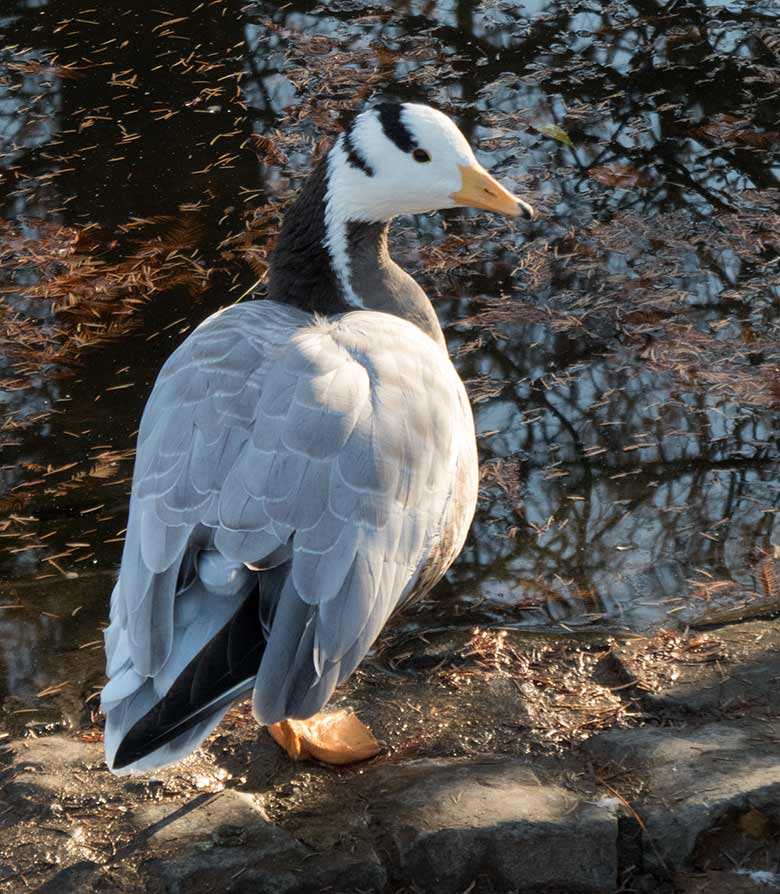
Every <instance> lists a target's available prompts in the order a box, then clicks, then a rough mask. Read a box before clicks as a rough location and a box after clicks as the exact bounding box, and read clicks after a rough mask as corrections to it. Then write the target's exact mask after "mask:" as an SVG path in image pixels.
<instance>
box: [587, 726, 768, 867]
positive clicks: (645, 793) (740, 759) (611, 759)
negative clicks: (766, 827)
mask: <svg viewBox="0 0 780 894" xmlns="http://www.w3.org/2000/svg"><path fill="white" fill-rule="evenodd" d="M778 742H780V722H770V721H765V722H762V721H756V720H753V721H742V722H739V723H734V722H732V723H711V724H706V725H704V726H701V727H699V728H698V729H679V730H676V729H669V728H654V727H642V728H639V729H632V730H611V731H610V732H607V733H603V734H601V735H598V736H595V737H594V738H593V739H591V740H590V741H589V742H588V743H587V745H586V746H585V748H586V751H587V752H588V753H589V754H590V755H591V756H592V757H593V758H594V759H595V760H597V761H599V762H601V763H612V764H618V765H620V766H621V767H623V768H624V769H625V770H626V771H628V773H629V774H630V775H631V776H633V777H635V778H641V779H642V783H643V786H642V795H641V798H639V799H637V800H635V801H634V802H633V805H634V807H635V808H636V809H637V810H638V812H639V813H640V815H642V816H643V818H644V820H645V824H646V829H645V838H646V840H645V845H644V859H645V865H646V867H647V868H648V869H650V870H651V871H653V872H655V873H659V874H666V873H667V872H668V871H670V870H673V869H677V868H682V867H684V866H685V865H686V864H688V863H689V862H690V861H691V860H692V859H693V858H694V857H696V861H697V862H699V863H700V864H701V861H702V860H704V857H705V855H704V854H703V852H702V850H701V847H700V846H701V844H702V842H703V841H704V840H705V838H706V836H707V835H708V834H709V833H710V832H711V830H713V829H716V828H720V827H721V826H722V825H724V824H726V823H729V824H737V825H738V826H739V825H740V824H741V825H742V826H743V827H744V828H745V829H746V830H747V832H755V830H756V829H758V828H759V827H758V825H757V823H755V822H753V823H752V824H751V822H750V818H751V817H752V816H754V815H755V814H758V815H759V816H761V817H764V818H765V819H766V822H767V823H776V822H777V820H778V819H780V746H779V745H778ZM744 817H748V819H744ZM747 832H746V834H747Z"/></svg>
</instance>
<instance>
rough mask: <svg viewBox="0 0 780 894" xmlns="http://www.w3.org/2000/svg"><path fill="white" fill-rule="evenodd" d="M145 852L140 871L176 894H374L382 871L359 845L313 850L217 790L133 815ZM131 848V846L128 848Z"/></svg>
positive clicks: (246, 801)
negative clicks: (330, 891) (359, 893)
mask: <svg viewBox="0 0 780 894" xmlns="http://www.w3.org/2000/svg"><path fill="white" fill-rule="evenodd" d="M132 821H133V823H134V825H136V827H137V828H138V829H139V836H140V837H141V838H142V839H143V841H144V844H145V845H146V847H147V848H148V851H149V852H150V854H152V855H153V858H152V859H151V860H148V861H147V862H146V863H145V864H144V866H143V871H144V873H145V874H146V876H147V877H148V878H149V879H150V881H156V880H158V881H162V882H163V884H164V886H165V889H166V890H168V891H170V892H175V894H200V892H204V894H213V892H214V891H215V890H219V891H225V892H235V894H240V892H252V894H265V892H268V894H277V892H278V894H306V892H309V891H311V892H319V891H324V890H327V889H328V888H334V890H339V891H343V892H345V894H346V892H350V891H358V890H360V891H366V892H369V891H381V890H382V888H383V887H384V884H385V880H386V879H385V873H384V870H383V868H382V866H381V864H380V862H379V859H378V858H377V856H376V854H375V852H374V851H373V849H372V848H371V847H370V846H368V845H366V846H362V847H360V848H359V849H352V850H351V851H349V852H347V851H344V850H339V849H338V848H336V849H334V850H331V851H328V852H327V853H323V854H320V853H317V852H313V851H312V850H311V849H310V848H308V847H306V846H305V845H303V844H301V843H300V842H298V841H296V839H295V838H293V837H292V836H291V835H289V834H288V833H286V832H284V831H283V830H282V829H280V828H279V827H278V826H275V825H274V824H273V823H271V822H270V821H269V819H268V817H267V816H266V814H265V812H264V811H263V810H262V808H260V807H259V805H258V804H257V803H256V802H255V800H254V798H253V797H252V796H251V795H247V794H245V793H243V792H236V791H224V792H221V793H220V794H217V795H204V796H200V797H198V798H195V799H193V800H192V801H191V802H189V803H187V804H184V805H180V806H177V805H171V804H160V803H149V804H144V805H141V806H140V807H139V808H138V809H136V810H135V811H134V813H133V817H132ZM128 850H130V849H128Z"/></svg>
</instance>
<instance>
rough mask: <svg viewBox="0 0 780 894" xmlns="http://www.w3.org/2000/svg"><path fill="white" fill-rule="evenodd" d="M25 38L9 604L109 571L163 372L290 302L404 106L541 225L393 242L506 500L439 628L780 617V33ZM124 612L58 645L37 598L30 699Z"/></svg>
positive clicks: (138, 8)
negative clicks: (334, 215) (320, 200)
mask: <svg viewBox="0 0 780 894" xmlns="http://www.w3.org/2000/svg"><path fill="white" fill-rule="evenodd" d="M11 6H12V11H11V12H7V13H4V14H3V16H4V17H3V18H2V19H0V27H2V28H4V29H5V32H6V35H5V36H6V39H5V41H4V46H5V49H4V50H2V54H1V55H0V67H2V71H1V72H0V76H1V79H0V133H1V134H2V137H3V149H2V157H0V166H2V170H3V173H4V175H5V176H4V178H3V180H2V183H1V184H0V198H1V199H2V202H3V209H4V216H5V218H6V222H5V224H4V225H3V229H2V240H0V253H1V254H2V260H3V265H2V273H1V274H0V278H1V279H2V283H1V284H2V286H3V287H4V288H5V290H6V291H5V296H6V302H7V303H6V305H5V310H4V311H3V314H4V316H3V325H4V327H5V329H6V332H7V338H6V339H5V342H4V343H3V345H2V347H3V350H4V352H5V363H4V366H3V368H2V370H1V371H0V375H1V376H2V379H3V380H4V381H3V386H4V388H5V389H6V391H5V394H6V397H7V400H8V406H7V409H6V411H5V416H4V418H5V425H4V438H3V441H4V446H6V447H7V452H8V453H9V458H8V459H7V460H5V465H4V466H3V468H2V476H3V483H4V485H5V487H6V491H7V495H6V497H5V504H4V506H5V508H6V512H7V516H8V517H7V519H6V521H5V522H3V525H4V528H3V531H2V532H0V533H3V534H4V536H5V541H4V543H5V544H7V548H6V551H5V552H4V553H3V563H4V572H5V574H6V575H7V576H8V577H16V578H20V577H36V576H41V575H44V574H50V575H51V576H52V580H59V579H61V574H62V573H65V574H68V573H70V574H72V573H79V574H82V575H83V573H84V569H85V568H93V569H98V570H102V569H107V568H113V567H115V565H116V563H117V561H118V558H119V553H120V549H121V529H122V526H123V517H124V514H125V512H126V493H127V487H128V481H127V479H128V476H129V474H130V469H131V459H130V456H129V450H130V448H131V447H132V442H133V432H134V430H135V427H136V425H137V419H138V416H139V414H140V410H141V408H142V406H143V402H144V400H145V398H146V395H147V394H148V390H149V388H150V387H151V383H152V381H153V379H154V375H155V372H156V370H157V369H158V368H159V365H160V364H161V363H162V361H163V359H164V357H165V356H166V355H167V354H168V353H170V351H171V350H172V349H173V347H174V346H175V345H176V344H177V343H178V341H180V340H181V338H182V337H184V335H185V334H186V330H187V329H188V328H189V327H190V326H191V325H193V324H195V323H196V322H197V321H199V320H200V319H202V318H203V316H205V315H206V314H207V313H208V312H210V311H211V310H213V309H214V308H216V307H219V306H221V305H223V304H225V303H226V301H230V300H235V298H236V297H237V296H238V295H239V294H240V293H241V292H242V291H244V289H245V288H246V287H247V286H249V285H250V284H251V283H252V282H253V280H254V279H256V278H257V277H258V275H261V274H262V273H263V271H264V269H265V267H264V265H265V257H266V254H267V249H268V248H269V246H270V240H271V239H272V237H273V233H274V232H275V228H276V224H277V221H278V211H279V208H280V207H281V206H282V205H283V203H284V202H285V201H286V200H287V199H288V198H289V196H290V195H291V194H292V193H293V192H294V191H295V190H296V189H297V187H298V185H299V183H300V181H301V178H302V177H303V176H304V175H305V173H306V171H307V170H308V168H309V166H310V163H311V159H312V156H313V155H314V154H315V153H316V152H318V151H321V148H322V141H324V140H327V139H328V138H330V137H332V135H333V134H334V133H335V132H336V131H337V130H338V129H339V127H340V126H341V124H342V123H343V121H344V120H345V119H346V117H347V116H348V114H349V113H350V111H351V110H352V109H354V108H355V107H356V106H358V105H360V104H361V103H362V102H363V101H365V100H368V99H370V98H371V97H373V96H376V95H387V94H393V95H400V96H401V97H403V98H413V99H423V100H426V101H430V102H432V103H435V104H437V105H438V106H440V107H441V108H443V109H445V110H446V111H448V112H450V113H451V114H453V115H454V116H455V117H457V118H458V119H459V121H460V122H461V124H462V126H463V129H464V130H465V131H466V132H467V134H468V135H469V137H470V139H471V140H472V141H473V142H474V144H475V146H476V147H477V149H478V151H479V154H480V157H481V159H482V161H483V162H484V163H485V164H486V165H487V166H488V167H490V168H491V169H492V170H494V171H495V172H497V174H498V175H499V176H500V177H501V178H502V179H504V180H505V181H506V182H507V183H508V184H509V185H514V186H515V187H516V188H517V189H518V190H519V191H521V192H525V193H527V194H528V195H529V196H530V198H531V199H532V200H533V201H534V203H535V204H537V205H538V206H539V207H540V209H541V211H542V216H541V218H540V219H539V221H538V222H535V223H534V224H533V225H517V226H514V225H510V224H507V223H506V222H504V221H499V220H493V219H490V218H488V217H486V216H485V215H473V214H471V213H468V214H467V213H464V212H461V211H453V212H449V213H446V214H444V215H441V216H434V217H426V218H421V219H420V220H418V221H416V222H412V221H409V220H401V221H399V222H398V224H397V225H396V232H395V243H396V246H397V255H398V257H399V260H401V261H402V262H403V263H405V264H406V266H407V267H409V268H410V269H411V270H413V272H414V273H415V275H416V276H417V277H418V278H419V280H420V281H421V282H422V284H423V285H424V286H425V288H426V289H427V291H428V292H429V294H430V295H432V297H434V299H435V300H436V302H437V308H438V310H439V311H440V314H441V316H442V319H443V321H444V322H445V323H446V326H447V330H446V334H447V337H448V340H449V343H450V347H451V349H452V351H453V352H454V354H455V355H456V362H457V364H458V366H459V369H460V370H461V373H462V375H463V378H464V379H465V380H467V382H468V386H469V389H470V391H471V394H472V398H473V399H474V401H475V411H476V419H477V425H478V429H479V432H480V447H481V454H482V460H483V467H484V482H483V494H482V499H481V501H480V507H479V512H478V517H477V520H476V523H475V525H474V528H473V531H472V535H471V537H470V540H469V543H468V545H467V548H466V550H465V551H464V554H463V556H462V557H461V559H460V561H459V562H458V563H457V565H456V566H455V568H454V569H453V571H452V573H451V574H450V577H449V579H448V581H447V582H445V583H444V584H442V586H441V587H440V588H439V590H438V591H437V593H436V601H435V608H433V609H432V611H433V612H434V613H435V615H436V616H437V617H440V616H441V611H442V604H445V605H446V607H447V608H446V610H447V612H448V616H450V617H452V618H454V619H455V620H456V621H457V620H458V618H460V620H461V621H462V622H463V623H466V622H469V621H470V620H473V619H474V618H475V617H481V616H484V614H485V613H486V612H487V613H488V615H490V614H493V615H496V614H499V615H500V616H501V617H502V618H504V619H505V620H508V621H511V622H516V623H532V624H538V623H548V622H549V621H551V620H553V621H559V620H565V621H566V623H575V622H577V621H580V622H583V621H584V622H592V621H595V620H605V619H606V620H607V621H610V622H612V621H615V622H618V623H625V624H629V625H631V626H633V627H636V628H646V627H647V626H649V625H653V624H656V623H658V622H659V621H662V622H663V623H672V622H673V621H674V620H675V619H679V618H683V619H686V618H689V617H691V616H693V615H696V614H697V613H700V612H701V611H702V610H703V609H704V608H706V605H704V604H703V603H702V600H701V599H700V598H698V597H700V596H702V595H705V596H707V597H711V598H712V599H714V600H717V595H715V594H717V593H727V594H728V597H729V599H731V600H732V601H733V599H734V598H735V597H736V598H737V599H741V598H745V597H749V596H750V594H751V593H758V594H759V595H762V590H761V587H760V584H759V582H758V581H757V579H756V578H757V576H759V570H760V568H761V567H762V562H766V561H768V559H767V557H771V556H772V555H773V549H774V547H775V545H776V544H777V543H778V542H780V538H779V537H778V531H777V528H776V526H777V521H776V519H777V517H778V512H780V494H779V492H778V490H779V488H780V484H779V483H778V482H779V481H780V479H779V478H778V440H777V438H778V424H779V420H780V348H778V345H780V332H778V328H779V324H778V320H779V319H780V314H779V313H778V308H779V306H780V264H778V257H780V237H778V232H780V219H778V215H777V210H776V209H777V208H778V207H780V201H778V199H779V198H780V194H779V193H778V192H777V190H778V187H779V186H780V157H779V156H778V149H779V148H780V128H779V127H778V124H777V122H778V120H780V79H778V75H777V61H778V60H777V55H776V54H777V34H778V28H779V27H780V25H779V24H778V12H777V9H776V4H775V3H774V2H773V0H765V2H762V0H759V2H750V3H748V2H747V0H741V2H738V0H736V2H734V3H732V4H731V5H730V6H729V7H728V8H726V7H716V6H713V5H711V4H708V3H705V2H694V0H684V2H673V3H671V4H667V3H660V2H658V3H656V2H651V0H646V2H640V0H634V2H625V0H621V2H615V3H609V4H589V3H587V2H543V0H537V2H528V3H526V4H524V5H520V4H516V3H509V2H506V3H504V2H495V3H494V2H485V3H476V2H449V3H447V2H438V3H437V2H409V3H400V4H393V8H392V9H389V8H388V9H381V8H377V7H375V6H372V5H370V4H368V3H363V2H360V0H335V2H334V0H330V2H324V3H319V4H315V3H302V2H294V3H291V4H278V5H277V4H273V3H248V4H243V3H238V2H235V0H218V2H215V3H209V4H204V5H200V6H196V7H193V5H192V4H187V3H184V2H183V0H174V2H172V3H168V4H166V5H165V11H164V14H163V11H162V10H150V9H149V8H148V7H147V6H146V5H144V4H138V3H136V4H129V6H128V5H125V8H124V10H123V12H122V13H121V14H117V13H116V12H115V11H112V10H111V9H110V8H108V7H106V8H103V7H101V6H98V7H96V8H94V9H92V8H90V10H89V14H88V15H87V14H86V13H84V14H83V15H82V14H81V13H80V12H79V10H80V9H81V7H80V5H79V4H76V3H73V2H70V0H50V2H45V0H34V2H33V0H28V2H24V0H17V2H16V4H12V5H11ZM773 48H774V49H773ZM252 134H259V135H260V136H259V137H258V138H252V136H251V135H252ZM177 228H178V229H177ZM172 234H173V235H172ZM166 240H168V241H166ZM63 246H65V248H63ZM58 251H59V252H60V254H59V255H57V252H58ZM139 258H140V259H141V261H140V262H139V263H140V266H141V267H142V268H143V270H142V271H141V272H139V269H138V266H139V265H138V263H136V262H138V259H139ZM166 265H169V266H166ZM170 265H178V266H175V267H171V266H170ZM161 269H162V270H163V271H167V274H166V275H168V279H166V278H165V277H164V276H161V274H160V270H161ZM197 271H199V272H197ZM68 277H70V278H68ZM155 277H157V278H155ZM155 290H157V291H155ZM150 293H153V294H152V296H151V297H150ZM47 296H48V298H47ZM55 301H56V302H57V303H58V304H59V305H63V304H67V305H69V308H70V309H69V311H68V312H67V313H65V314H62V313H58V314H55V313H53V309H52V304H53V302H55ZM144 301H146V304H144ZM13 327H16V328H13ZM79 327H80V328H79ZM90 327H92V328H90ZM79 339H80V341H79ZM90 341H94V342H99V343H98V344H96V345H95V347H94V348H92V349H87V347H88V343H89V342H90ZM120 344H121V349H120V350H117V347H118V346H119V345H120ZM74 346H75V348H74ZM82 346H84V347H83V349H82ZM45 352H48V353H45ZM42 360H46V361H47V362H46V363H42ZM63 376H68V377H67V378H63ZM125 386H127V387H125ZM112 389H118V390H112ZM74 462H75V464H76V465H75V466H71V467H69V468H65V469H63V468H62V467H65V466H69V464H70V463H74ZM58 469H60V471H59V472H58V471H56V470H58ZM94 507H98V508H97V509H94ZM93 509H94V511H93ZM73 544H77V545H76V546H73ZM78 544H83V545H78ZM47 560H51V561H47ZM54 563H56V564H54ZM707 581H728V582H731V583H733V584H734V586H730V587H727V588H725V589H722V590H718V589H717V588H716V587H712V586H710V587H707V586H702V585H701V584H702V582H704V583H706V582H707ZM697 582H698V583H697ZM108 590H109V585H108V582H106V584H105V586H103V585H101V586H96V587H95V588H94V595H91V596H90V600H92V601H91V602H90V607H89V611H88V612H86V613H85V614H84V615H82V617H83V618H88V619H89V621H88V622H87V621H86V620H85V621H84V622H83V623H82V624H80V625H79V624H77V623H75V622H66V621H62V622H61V623H60V624H59V626H58V623H57V622H56V621H52V619H51V618H49V617H48V616H47V617H45V618H44V619H43V620H42V619H41V617H39V611H40V609H41V606H42V605H43V604H44V603H45V602H46V599H47V598H48V597H45V596H39V597H36V596H35V595H32V594H33V593H34V592H35V591H34V590H29V589H26V590H25V591H24V594H23V595H22V596H19V597H17V596H15V595H14V591H12V590H9V594H10V595H11V596H12V597H13V599H16V598H19V599H21V600H22V602H23V604H24V606H25V608H24V609H23V610H19V611H15V612H6V613H5V614H4V615H2V616H0V625H2V626H0V641H2V642H3V643H4V644H5V645H4V647H3V648H4V650H5V657H4V661H5V662H6V665H7V671H6V677H7V678H9V679H13V680H14V683H13V688H14V690H15V691H17V692H25V691H26V692H29V690H30V687H32V688H33V689H34V687H36V686H39V685H40V684H41V679H42V677H41V675H40V673H43V679H44V681H45V677H46V675H45V671H44V672H40V673H39V675H38V676H37V677H36V679H35V681H34V683H33V682H29V680H30V674H29V666H30V662H29V655H30V652H31V651H32V650H33V649H34V648H36V645H35V644H36V643H41V642H43V643H50V644H51V643H56V644H57V649H59V650H64V651H67V650H68V649H69V648H72V646H73V644H74V643H75V642H77V641H78V640H79V638H80V639H81V640H84V639H91V638H94V637H93V634H94V627H95V625H96V624H97V623H98V622H99V621H100V619H101V617H102V615H104V614H105V606H106V605H107V596H108ZM20 592H21V591H20ZM90 592H91V591H90ZM101 593H102V594H103V595H102V596H101V595H100V594H101ZM763 595H766V594H765V593H764V594H763ZM774 595H775V596H777V595H780V594H774ZM101 599H104V600H105V601H104V602H103V603H101V602H100V600H101ZM4 601H5V600H4ZM8 601H11V600H10V599H9V600H8ZM73 601H74V607H75V603H77V602H78V596H77V595H74V596H73ZM93 603H94V604H93ZM46 604H47V605H48V603H46ZM478 605H479V610H477V606H478ZM426 610H427V608H426ZM101 612H102V614H101ZM669 612H671V614H669ZM480 613H481V614H480ZM431 617H433V615H432V616H431ZM424 619H425V614H424V613H423V614H422V615H420V616H418V618H417V620H418V621H419V620H424ZM53 628H54V629H53ZM37 648H39V649H40V646H38V647H37ZM90 660H93V664H92V665H91V667H96V666H97V663H96V661H95V660H94V659H90ZM25 668H26V670H25ZM39 669H40V664H39ZM25 679H27V680H28V684H27V689H25V684H23V682H22V681H23V680H25Z"/></svg>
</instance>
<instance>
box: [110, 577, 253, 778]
mask: <svg viewBox="0 0 780 894" xmlns="http://www.w3.org/2000/svg"><path fill="white" fill-rule="evenodd" d="M264 651H265V637H264V635H263V629H262V625H261V623H260V591H259V587H254V588H253V589H252V592H251V594H250V595H249V596H248V597H247V599H246V600H245V602H244V603H243V604H242V606H241V608H239V609H238V611H237V612H236V613H235V614H234V615H233V617H232V618H231V619H230V620H229V621H228V622H227V624H225V626H224V627H223V628H222V629H221V630H220V631H219V633H217V634H216V636H214V637H213V638H212V639H211V640H210V641H209V642H207V643H206V645H205V646H204V647H203V648H202V649H201V650H200V652H198V654H197V655H196V656H195V657H194V658H193V659H192V661H190V663H189V664H188V665H187V666H186V667H185V668H184V670H183V671H182V672H181V674H180V675H179V676H178V677H177V678H176V681H175V682H174V683H173V685H172V686H171V688H170V689H169V690H168V692H167V693H166V694H165V695H164V696H163V697H162V699H161V700H160V701H159V702H157V704H155V706H154V707H153V708H152V709H151V710H150V711H148V712H147V713H146V714H144V716H143V717H141V718H140V720H138V721H136V723H134V724H133V726H132V727H130V729H129V730H128V732H127V733H126V734H125V736H124V738H123V739H122V742H121V744H120V746H119V748H118V749H117V752H116V756H115V758H114V765H113V766H114V769H116V770H121V769H122V768H123V767H127V766H128V765H129V764H132V763H135V761H138V760H141V758H144V757H146V756H147V755H149V754H151V753H152V752H153V751H156V750H157V749H158V748H161V747H162V746H163V745H167V744H168V743H169V742H172V741H173V740H174V739H176V738H177V737H178V736H180V735H182V734H184V733H186V732H187V731H188V730H190V729H192V728H193V727H194V726H196V725H197V724H198V723H200V722H201V721H202V720H204V719H205V718H206V717H208V716H209V715H212V714H214V713H215V712H216V711H218V710H219V709H220V708H224V707H225V705H227V704H230V703H231V702H233V701H236V700H237V699H238V698H240V697H241V696H242V695H243V694H244V693H246V692H248V691H249V690H250V689H251V688H252V686H253V684H254V680H255V677H256V676H257V671H258V668H259V667H260V661H261V659H262V657H263V652H264Z"/></svg>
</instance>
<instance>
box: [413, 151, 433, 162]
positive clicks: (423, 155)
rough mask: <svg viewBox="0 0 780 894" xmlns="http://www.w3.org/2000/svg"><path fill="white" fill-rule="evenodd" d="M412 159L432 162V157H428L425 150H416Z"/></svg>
mask: <svg viewBox="0 0 780 894" xmlns="http://www.w3.org/2000/svg"><path fill="white" fill-rule="evenodd" d="M412 158H413V159H414V160H415V161H419V162H423V161H430V160H431V156H430V155H428V153H427V152H426V151H425V149H415V150H414V152H412Z"/></svg>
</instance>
